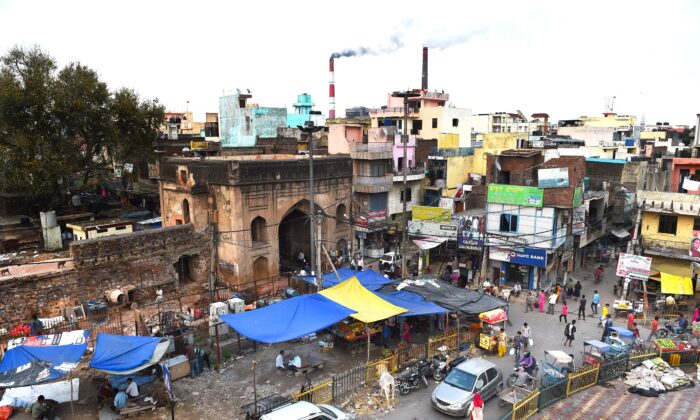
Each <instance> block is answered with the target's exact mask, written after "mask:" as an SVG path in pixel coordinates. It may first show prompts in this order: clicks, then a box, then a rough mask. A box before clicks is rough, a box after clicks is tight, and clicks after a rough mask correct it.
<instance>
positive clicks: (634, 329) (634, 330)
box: [632, 322, 639, 341]
mask: <svg viewBox="0 0 700 420" xmlns="http://www.w3.org/2000/svg"><path fill="white" fill-rule="evenodd" d="M632 335H634V341H637V340H639V328H638V327H637V323H636V322H634V323H632Z"/></svg>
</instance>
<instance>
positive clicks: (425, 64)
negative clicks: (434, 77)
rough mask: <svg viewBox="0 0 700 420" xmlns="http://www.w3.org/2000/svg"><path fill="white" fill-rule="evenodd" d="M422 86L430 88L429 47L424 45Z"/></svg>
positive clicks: (422, 87)
mask: <svg viewBox="0 0 700 420" xmlns="http://www.w3.org/2000/svg"><path fill="white" fill-rule="evenodd" d="M422 76H423V77H422V78H421V84H420V88H421V89H423V90H428V47H423V74H422Z"/></svg>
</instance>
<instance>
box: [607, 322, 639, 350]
mask: <svg viewBox="0 0 700 420" xmlns="http://www.w3.org/2000/svg"><path fill="white" fill-rule="evenodd" d="M610 332H611V333H616V334H617V336H618V337H619V338H620V341H621V342H622V344H619V345H611V347H612V351H613V353H614V354H619V353H625V352H628V351H629V350H630V349H631V348H632V346H633V344H634V343H635V338H634V333H633V332H632V331H630V330H628V329H627V328H622V327H612V328H610ZM609 341H610V338H609V337H608V338H606V339H605V342H606V343H608V344H611V343H610V342H609Z"/></svg>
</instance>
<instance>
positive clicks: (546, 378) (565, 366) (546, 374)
mask: <svg viewBox="0 0 700 420" xmlns="http://www.w3.org/2000/svg"><path fill="white" fill-rule="evenodd" d="M574 371H576V365H575V364H574V356H573V355H572V354H568V353H566V352H564V351H561V350H545V352H544V361H543V363H542V385H543V386H549V385H552V384H554V383H556V382H559V381H560V380H562V379H564V378H566V377H567V376H568V375H569V373H571V372H574Z"/></svg>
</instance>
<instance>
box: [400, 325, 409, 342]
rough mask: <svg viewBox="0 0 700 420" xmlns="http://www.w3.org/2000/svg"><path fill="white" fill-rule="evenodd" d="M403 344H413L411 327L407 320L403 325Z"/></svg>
mask: <svg viewBox="0 0 700 420" xmlns="http://www.w3.org/2000/svg"><path fill="white" fill-rule="evenodd" d="M401 342H402V343H405V344H410V343H411V326H410V325H409V324H408V321H406V320H405V319H404V320H403V322H402V323H401Z"/></svg>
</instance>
